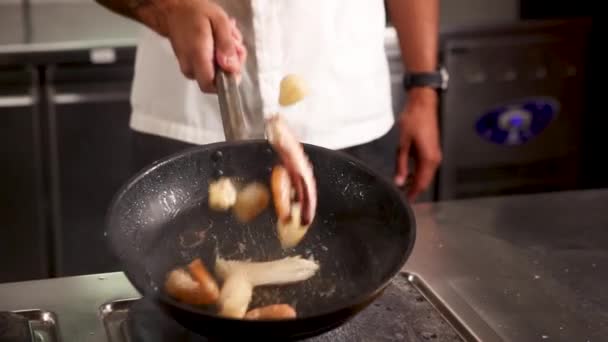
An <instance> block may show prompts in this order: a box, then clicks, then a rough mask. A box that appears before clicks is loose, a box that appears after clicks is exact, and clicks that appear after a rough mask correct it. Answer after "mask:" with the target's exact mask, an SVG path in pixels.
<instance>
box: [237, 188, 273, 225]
mask: <svg viewBox="0 0 608 342" xmlns="http://www.w3.org/2000/svg"><path fill="white" fill-rule="evenodd" d="M269 202H270V191H269V190H268V188H267V187H266V186H265V185H264V184H262V183H257V182H253V183H249V184H247V185H246V186H245V187H244V188H243V189H242V190H241V191H239V192H238V194H237V198H236V203H235V204H234V207H233V211H234V215H235V216H236V218H237V219H238V220H239V221H241V222H249V221H251V220H253V219H254V218H255V217H256V216H258V215H259V214H260V213H261V212H262V211H264V209H266V207H268V203H269Z"/></svg>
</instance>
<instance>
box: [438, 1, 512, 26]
mask: <svg viewBox="0 0 608 342" xmlns="http://www.w3.org/2000/svg"><path fill="white" fill-rule="evenodd" d="M440 6H441V9H440V10H441V27H442V29H447V28H450V27H455V26H462V25H467V26H468V25H475V24H485V23H495V22H504V21H515V20H518V19H519V0H440Z"/></svg>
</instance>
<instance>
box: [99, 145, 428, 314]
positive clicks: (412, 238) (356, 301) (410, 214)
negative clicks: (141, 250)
mask: <svg viewBox="0 0 608 342" xmlns="http://www.w3.org/2000/svg"><path fill="white" fill-rule="evenodd" d="M255 144H268V146H269V147H271V146H270V144H269V143H268V141H267V140H265V139H251V140H240V141H231V142H228V141H221V142H216V143H211V144H206V145H199V146H193V147H188V148H185V149H183V150H181V151H179V152H176V153H173V154H170V155H168V156H166V157H164V158H161V159H158V160H156V161H154V162H152V163H149V164H148V165H146V166H144V167H143V168H142V169H140V170H139V171H138V172H137V173H135V175H133V176H132V177H131V178H129V179H128V180H127V181H126V182H125V183H124V184H123V185H122V186H121V187H120V188H119V189H118V191H117V192H116V194H115V195H114V196H113V197H112V200H111V202H110V205H109V207H108V209H107V211H106V220H105V221H106V224H105V231H106V234H105V239H106V241H108V244H109V247H110V250H111V252H112V254H114V256H115V257H116V258H118V260H119V261H120V262H121V264H122V266H124V265H125V263H130V262H128V261H127V260H126V258H124V257H123V256H122V255H121V253H120V252H119V251H118V250H117V248H116V247H115V244H114V243H112V240H114V239H112V236H113V235H114V234H113V233H112V232H113V230H112V228H111V221H112V213H113V212H116V211H117V210H116V209H117V207H118V204H119V202H120V199H121V198H123V197H124V196H125V194H126V193H127V192H128V191H129V190H130V189H131V188H132V187H133V186H135V184H137V183H138V182H139V181H140V180H141V179H142V178H144V177H145V176H146V175H148V174H149V173H151V172H153V171H154V170H156V169H157V168H159V167H162V166H163V165H166V164H169V163H171V162H172V161H174V160H177V159H180V158H186V157H188V156H190V155H192V154H195V153H197V152H201V151H206V150H213V149H220V148H222V147H228V146H230V147H232V146H240V145H255ZM302 145H303V146H304V148H305V149H310V150H319V151H323V152H325V153H329V154H334V155H338V156H339V157H340V158H342V159H344V160H345V161H347V162H350V163H351V164H353V166H354V167H356V168H359V169H360V170H362V171H364V172H366V173H368V174H370V175H372V176H374V178H375V179H376V180H377V181H379V182H380V183H382V184H383V186H384V187H385V188H386V189H387V190H388V191H389V192H390V195H391V196H392V197H393V198H394V199H395V200H397V201H398V202H399V203H400V204H401V206H402V207H403V208H405V211H406V214H407V215H406V216H407V223H408V224H409V227H410V229H409V233H408V235H409V236H408V244H407V245H406V246H404V249H403V253H401V256H400V259H399V262H397V263H395V265H394V266H393V268H392V269H390V270H389V271H387V275H386V276H385V277H383V279H382V281H381V282H380V283H379V285H378V286H376V288H375V289H374V290H373V291H368V292H365V293H362V294H360V295H358V296H356V297H354V298H353V299H351V300H349V301H344V302H342V303H341V304H340V305H338V306H336V307H335V308H330V309H326V310H322V311H318V312H315V313H314V314H312V315H307V316H303V317H296V318H294V319H287V320H279V321H277V320H255V321H254V320H244V319H234V318H226V317H221V316H218V315H215V314H210V313H209V312H207V311H205V310H203V309H200V308H198V307H196V306H192V305H188V304H185V303H181V302H179V301H176V300H174V299H172V298H171V297H170V296H168V295H166V294H164V292H163V291H158V292H157V294H155V295H153V296H152V297H153V298H154V300H157V301H160V302H161V303H162V304H164V305H169V306H172V307H176V308H179V309H180V310H183V311H186V312H189V313H191V314H195V315H198V316H202V317H205V319H214V320H220V321H224V322H230V321H233V322H239V323H240V324H247V325H263V324H268V323H272V324H274V325H278V324H282V323H285V322H288V323H293V322H298V321H306V320H315V319H320V318H322V317H325V316H330V315H332V314H335V313H337V312H340V311H343V310H349V309H350V308H354V307H359V306H361V305H363V304H364V303H366V302H367V301H369V299H370V298H375V297H377V296H378V295H379V294H380V293H381V292H382V291H384V289H385V288H386V287H387V286H388V285H389V284H390V282H391V281H392V280H393V279H394V277H395V276H397V275H398V274H399V273H400V272H401V271H402V270H403V267H404V266H405V264H406V262H407V260H408V259H409V257H410V256H411V254H412V251H413V249H414V245H415V243H416V238H417V226H416V224H417V222H416V217H415V215H414V211H413V209H412V207H411V205H410V203H409V201H408V200H407V199H406V197H405V196H404V195H403V194H402V193H401V192H400V191H399V189H398V187H397V186H395V185H394V184H393V183H391V182H389V181H388V180H387V179H386V178H385V177H382V176H380V174H379V173H378V172H376V171H375V170H373V169H371V168H370V167H368V166H367V165H365V164H364V163H363V162H361V161H359V160H358V159H356V158H355V157H353V156H351V155H349V154H347V153H345V152H343V151H339V150H333V149H329V148H325V147H322V146H318V145H313V144H308V143H302ZM121 272H123V274H124V275H125V277H126V278H127V279H128V280H129V282H130V283H131V284H132V285H133V287H135V289H136V290H137V291H138V292H139V293H140V294H141V295H146V294H147V295H150V293H146V292H145V291H144V290H143V289H144V288H146V286H144V285H143V284H142V283H141V282H140V281H138V280H136V279H135V278H134V277H133V276H132V274H131V272H127V271H126V270H124V269H123V270H121ZM367 305H369V304H366V305H364V307H365V306H367Z"/></svg>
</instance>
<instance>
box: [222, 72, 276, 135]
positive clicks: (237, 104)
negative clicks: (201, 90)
mask: <svg viewBox="0 0 608 342" xmlns="http://www.w3.org/2000/svg"><path fill="white" fill-rule="evenodd" d="M215 86H216V88H217V95H218V101H219V105H220V112H221V114H222V123H223V126H224V135H225V137H226V141H234V140H247V139H258V138H264V133H263V128H262V130H260V129H259V125H260V124H262V125H263V118H257V117H255V115H254V114H253V113H245V111H244V110H243V104H242V102H241V93H240V90H239V85H238V83H237V80H236V76H235V75H233V74H229V73H227V72H225V71H224V70H223V69H222V68H220V67H219V66H216V68H215Z"/></svg>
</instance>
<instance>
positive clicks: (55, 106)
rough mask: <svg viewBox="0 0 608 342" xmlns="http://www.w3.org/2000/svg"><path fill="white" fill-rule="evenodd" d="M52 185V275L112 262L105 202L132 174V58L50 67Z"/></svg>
mask: <svg viewBox="0 0 608 342" xmlns="http://www.w3.org/2000/svg"><path fill="white" fill-rule="evenodd" d="M47 78H48V82H49V86H48V89H47V93H48V99H49V111H48V112H49V135H50V141H51V143H52V146H51V161H52V162H51V184H52V186H51V189H52V192H51V193H52V197H51V198H52V203H53V226H54V229H55V240H54V242H55V245H56V246H57V253H56V260H55V264H56V270H57V275H58V276H66V275H76V274H89V273H96V272H107V271H115V270H118V263H117V262H116V260H115V259H113V258H112V257H111V255H110V253H109V251H108V248H107V246H106V241H105V240H104V235H103V234H104V230H105V227H104V220H105V213H106V211H107V207H108V205H109V203H110V200H111V198H112V196H113V195H114V194H115V193H116V191H117V190H118V188H119V187H120V186H121V185H122V184H123V183H124V182H125V181H126V180H127V179H128V178H129V177H130V176H132V174H133V172H134V170H133V166H132V165H133V163H132V158H131V150H132V149H131V146H130V145H131V131H130V129H129V125H128V121H129V115H130V104H129V94H130V84H131V78H132V63H131V61H129V60H127V61H124V62H119V63H112V64H102V65H95V64H88V63H82V64H65V65H62V64H60V65H55V66H53V67H50V68H49V69H48V72H47Z"/></svg>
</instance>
